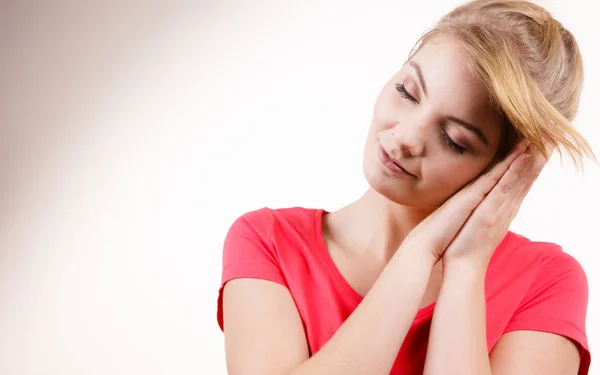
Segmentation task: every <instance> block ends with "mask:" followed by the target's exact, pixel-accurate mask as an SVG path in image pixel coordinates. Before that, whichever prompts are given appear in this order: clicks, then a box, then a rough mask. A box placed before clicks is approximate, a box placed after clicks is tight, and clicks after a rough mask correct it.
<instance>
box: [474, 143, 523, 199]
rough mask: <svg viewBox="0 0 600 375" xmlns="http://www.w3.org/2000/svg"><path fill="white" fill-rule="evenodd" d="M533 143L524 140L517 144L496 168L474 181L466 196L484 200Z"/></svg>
mask: <svg viewBox="0 0 600 375" xmlns="http://www.w3.org/2000/svg"><path fill="white" fill-rule="evenodd" d="M530 144H531V142H529V141H528V140H524V141H522V142H520V143H519V144H517V145H516V146H515V148H514V149H513V151H512V152H511V153H510V154H509V155H508V156H507V157H506V158H505V159H504V160H502V161H501V162H500V163H498V164H497V165H495V166H494V168H492V169H491V170H490V171H489V172H487V173H485V174H484V175H482V176H480V177H478V178H477V179H476V180H475V181H473V182H472V183H471V184H470V185H471V186H469V185H468V186H469V187H468V188H467V189H465V194H467V195H473V197H472V198H474V199H478V198H480V199H483V198H484V197H485V196H486V195H487V194H488V193H489V192H490V191H491V190H492V189H493V188H494V186H496V184H497V183H498V182H499V181H500V179H501V178H502V176H503V175H504V173H506V171H507V170H508V168H509V167H510V165H511V164H512V163H513V161H514V160H515V159H516V158H517V157H518V156H519V155H521V154H522V153H523V152H525V151H526V150H527V148H528V147H529V145H530Z"/></svg>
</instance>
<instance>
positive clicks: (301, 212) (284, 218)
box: [227, 206, 323, 238]
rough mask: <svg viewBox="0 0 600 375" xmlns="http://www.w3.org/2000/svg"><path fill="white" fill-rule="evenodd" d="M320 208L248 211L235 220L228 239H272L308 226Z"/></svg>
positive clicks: (268, 208)
mask: <svg viewBox="0 0 600 375" xmlns="http://www.w3.org/2000/svg"><path fill="white" fill-rule="evenodd" d="M322 211H323V210H322V209H319V208H306V207H299V206H295V207H284V208H270V207H262V208H259V209H255V210H251V211H247V212H245V213H243V214H241V215H240V216H238V217H237V218H235V219H234V221H233V224H232V225H231V227H230V228H229V231H228V234H227V237H232V236H237V235H242V234H244V233H252V234H253V235H258V236H260V237H262V238H271V237H272V235H273V233H274V232H280V231H286V230H289V229H291V228H298V227H299V226H303V225H304V226H308V225H310V223H311V222H312V221H313V220H314V218H315V216H316V215H317V214H319V213H320V212H322Z"/></svg>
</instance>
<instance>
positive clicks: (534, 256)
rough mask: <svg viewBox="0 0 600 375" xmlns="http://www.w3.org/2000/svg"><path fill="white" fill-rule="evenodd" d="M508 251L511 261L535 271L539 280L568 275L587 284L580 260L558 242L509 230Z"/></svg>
mask: <svg viewBox="0 0 600 375" xmlns="http://www.w3.org/2000/svg"><path fill="white" fill-rule="evenodd" d="M507 253H508V254H506V255H508V258H510V263H512V264H520V265H521V267H522V268H527V269H529V270H530V271H535V273H536V277H535V278H536V279H537V280H546V279H556V278H560V277H565V276H568V277H569V278H571V279H574V280H576V281H578V282H579V283H581V284H585V285H586V286H587V278H586V274H585V271H584V269H583V267H582V266H581V264H580V263H579V261H578V260H577V259H575V258H574V257H573V256H572V255H570V254H569V253H567V252H565V251H564V249H563V247H562V246H561V245H559V244H557V243H553V242H547V241H534V240H531V239H529V238H528V237H526V236H524V235H522V234H519V233H515V232H509V234H508V239H507Z"/></svg>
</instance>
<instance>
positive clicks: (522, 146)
mask: <svg viewBox="0 0 600 375" xmlns="http://www.w3.org/2000/svg"><path fill="white" fill-rule="evenodd" d="M530 144H531V141H530V140H529V139H524V140H522V141H521V142H519V143H518V144H517V145H516V146H515V151H519V152H520V151H524V150H525V149H526V148H527V147H529V145H530Z"/></svg>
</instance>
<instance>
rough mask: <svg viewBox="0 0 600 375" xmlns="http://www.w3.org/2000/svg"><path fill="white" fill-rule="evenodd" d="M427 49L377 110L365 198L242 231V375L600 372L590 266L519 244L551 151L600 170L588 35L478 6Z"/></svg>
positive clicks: (237, 226)
mask: <svg viewBox="0 0 600 375" xmlns="http://www.w3.org/2000/svg"><path fill="white" fill-rule="evenodd" d="M420 42H421V43H420V44H419V47H418V48H417V49H416V50H414V49H413V51H412V52H411V54H410V55H409V58H408V61H407V62H406V63H405V64H404V65H403V67H402V68H401V70H400V71H399V72H398V73H397V74H396V75H394V77H392V79H391V80H390V81H389V82H388V83H387V84H386V85H385V86H384V88H383V89H382V91H381V93H380V95H379V97H378V98H377V101H376V104H375V108H374V111H373V119H372V122H371V127H370V130H369V134H368V137H367V141H366V146H365V151H364V163H363V169H364V173H365V176H366V179H367V181H368V182H369V185H370V188H369V189H368V191H367V192H366V193H365V194H364V195H363V196H362V197H360V198H359V199H358V200H356V201H355V202H352V203H351V204H349V205H347V206H346V207H343V208H342V209H340V210H338V211H335V212H331V213H329V212H325V211H324V210H322V209H308V208H300V207H295V208H286V209H276V210H274V209H268V208H264V209H261V210H257V211H253V212H249V213H246V214H244V215H242V216H241V217H240V218H239V219H238V220H236V221H235V223H234V224H233V225H232V227H231V228H230V230H229V233H228V235H227V238H226V240H225V245H224V262H223V267H224V268H223V280H222V282H223V284H222V287H221V290H220V295H219V303H218V307H219V309H218V320H219V324H220V325H221V328H222V329H224V333H225V343H226V354H227V365H228V371H229V373H230V374H261V375H263V374H269V375H270V374H273V375H280V374H328V375H332V374H343V375H353V374H361V375H363V374H370V375H371V374H374V375H377V374H421V373H424V374H431V375H439V374H477V375H484V374H494V375H498V374H533V373H539V374H576V373H577V371H579V373H580V374H585V373H587V371H588V368H589V363H590V353H589V348H588V345H587V339H586V334H585V314H586V307H587V298H588V297H587V281H586V276H585V273H584V271H583V270H582V268H581V266H580V265H579V263H578V262H577V261H576V260H575V259H573V258H572V257H570V256H569V255H567V254H566V253H564V252H562V250H561V248H560V247H559V246H558V245H556V244H552V243H546V242H533V241H530V240H529V239H527V238H526V237H524V236H522V235H519V234H516V233H513V232H510V231H508V227H509V224H510V222H511V220H512V219H513V218H514V217H515V215H516V213H517V210H518V207H519V205H520V204H521V202H522V201H523V198H524V197H525V194H526V193H527V192H528V191H529V189H530V187H531V185H532V183H533V181H534V180H535V178H536V177H537V176H538V174H539V173H540V171H541V169H542V168H543V166H544V165H545V163H546V161H547V158H548V157H549V156H550V154H551V152H552V150H553V149H555V148H556V147H562V148H563V149H565V150H566V151H567V152H568V153H569V155H571V156H572V157H573V159H575V160H576V161H577V162H580V161H581V158H582V156H584V155H588V156H591V157H593V153H592V151H591V150H590V148H589V145H588V144H587V143H586V141H585V140H584V139H583V138H582V137H581V136H580V135H579V134H578V133H577V132H576V131H575V130H574V129H573V127H572V125H571V122H570V121H571V120H572V119H573V117H574V115H575V113H576V111H577V106H578V101H579V96H580V92H581V86H582V80H583V70H582V63H581V57H580V54H579V50H578V47H577V44H576V42H575V40H574V39H573V37H572V35H571V34H570V33H569V32H568V31H567V30H565V29H564V28H563V27H562V26H561V24H560V23H559V22H557V21H556V20H554V19H553V18H552V17H551V16H550V15H549V14H548V13H547V12H546V11H545V10H544V9H543V8H541V7H539V6H536V5H534V4H532V3H529V2H524V1H514V0H504V1H502V0H479V1H473V2H470V3H467V4H465V5H463V6H461V7H459V8H457V9H455V10H454V11H452V12H451V13H449V14H448V15H446V16H445V17H444V18H442V20H441V21H440V22H439V23H438V24H437V25H436V27H435V28H433V29H432V30H430V31H429V32H427V33H426V34H424V35H423V36H422V38H421V39H420Z"/></svg>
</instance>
